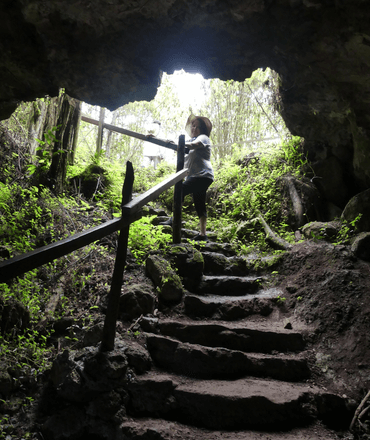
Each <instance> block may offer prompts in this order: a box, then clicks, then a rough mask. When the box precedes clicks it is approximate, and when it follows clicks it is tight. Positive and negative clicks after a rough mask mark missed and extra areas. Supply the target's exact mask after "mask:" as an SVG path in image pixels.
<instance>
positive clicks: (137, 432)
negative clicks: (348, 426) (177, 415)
mask: <svg viewBox="0 0 370 440" xmlns="http://www.w3.org/2000/svg"><path fill="white" fill-rule="evenodd" d="M120 431H121V432H122V434H123V435H124V439H127V440H128V439H130V440H154V439H155V440H338V435H337V433H336V432H335V431H332V430H329V429H327V428H325V427H324V426H323V425H322V424H320V423H317V424H314V425H312V426H309V427H301V428H296V429H292V430H289V431H284V432H271V431H268V432H266V431H262V430H259V431H255V430H253V431H252V430H248V431H234V430H233V431H219V430H217V431H213V430H209V429H204V428H196V427H194V426H189V425H185V424H182V423H179V422H174V421H167V420H159V419H153V418H148V417H141V418H139V419H132V418H126V419H125V421H124V422H123V423H122V424H121V426H120Z"/></svg>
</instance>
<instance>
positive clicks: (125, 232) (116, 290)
mask: <svg viewBox="0 0 370 440" xmlns="http://www.w3.org/2000/svg"><path fill="white" fill-rule="evenodd" d="M134 178H135V177H134V169H133V167H132V163H131V162H127V164H126V176H125V182H124V184H123V188H122V207H123V206H124V205H126V204H127V203H129V202H130V201H131V199H132V187H133V184H134ZM123 215H125V214H124V212H123ZM129 231H130V224H129V223H128V224H127V226H124V227H123V228H122V229H121V231H120V234H119V237H118V247H117V255H116V261H115V263H114V271H113V277H112V284H111V288H110V292H109V295H108V308H107V314H106V315H105V321H104V328H103V338H102V342H101V346H100V351H112V350H113V349H114V339H115V337H116V323H117V319H118V309H119V300H120V296H121V287H122V280H123V271H124V269H125V265H126V257H127V246H128V236H129Z"/></svg>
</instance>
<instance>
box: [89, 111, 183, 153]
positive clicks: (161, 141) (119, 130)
mask: <svg viewBox="0 0 370 440" xmlns="http://www.w3.org/2000/svg"><path fill="white" fill-rule="evenodd" d="M81 121H85V122H88V123H89V124H93V125H97V126H98V127H99V121H97V120H96V119H93V118H89V117H88V116H85V115H82V116H81ZM102 128H106V129H107V130H111V131H115V132H116V133H121V134H125V135H126V136H131V137H134V138H137V139H141V140H142V141H145V142H151V143H152V144H156V145H160V146H161V147H165V148H169V149H171V150H174V151H177V145H176V144H175V143H174V142H172V141H167V140H164V139H159V138H156V137H150V136H145V134H141V133H136V132H135V131H131V130H127V129H126V128H121V127H117V126H116V125H111V124H106V123H105V122H104V123H102Z"/></svg>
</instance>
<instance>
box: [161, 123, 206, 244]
mask: <svg viewBox="0 0 370 440" xmlns="http://www.w3.org/2000/svg"><path fill="white" fill-rule="evenodd" d="M185 130H186V132H187V133H188V134H189V136H190V137H191V140H190V141H189V142H187V143H186V144H185V152H186V153H188V155H187V157H186V160H185V167H186V168H188V170H189V171H188V175H187V177H186V180H185V181H184V183H183V186H182V199H183V200H184V197H185V196H187V195H188V194H193V200H194V206H195V210H196V212H197V214H198V217H199V222H200V233H199V234H198V235H197V236H196V237H195V238H194V240H197V241H207V240H208V239H207V234H206V226H207V209H206V192H207V189H208V187H209V186H210V185H211V183H212V182H213V180H214V175H213V169H212V165H211V161H210V159H211V141H210V140H209V135H210V133H211V130H212V123H211V121H210V120H209V119H208V118H206V117H205V116H194V115H190V116H189V118H188V120H187V122H186V125H185ZM164 224H172V218H171V219H170V220H169V221H168V222H165V223H164Z"/></svg>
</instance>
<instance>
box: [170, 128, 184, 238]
mask: <svg viewBox="0 0 370 440" xmlns="http://www.w3.org/2000/svg"><path fill="white" fill-rule="evenodd" d="M184 156H185V136H184V135H181V136H180V137H179V146H178V149H177V169H176V171H177V172H178V171H181V170H182V169H183V168H184ZM181 210H182V180H180V181H179V182H177V183H176V184H175V191H174V195H173V225H172V241H173V243H175V244H177V243H181V222H182V215H181Z"/></svg>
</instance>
